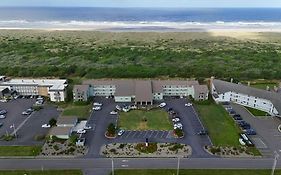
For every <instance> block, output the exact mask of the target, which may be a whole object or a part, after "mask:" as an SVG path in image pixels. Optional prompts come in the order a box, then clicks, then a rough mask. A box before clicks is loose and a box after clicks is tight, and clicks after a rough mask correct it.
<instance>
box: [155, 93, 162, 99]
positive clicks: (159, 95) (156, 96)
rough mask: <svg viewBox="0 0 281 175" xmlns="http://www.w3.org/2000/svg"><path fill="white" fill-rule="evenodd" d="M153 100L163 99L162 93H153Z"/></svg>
mask: <svg viewBox="0 0 281 175" xmlns="http://www.w3.org/2000/svg"><path fill="white" fill-rule="evenodd" d="M153 100H163V93H154V94H153Z"/></svg>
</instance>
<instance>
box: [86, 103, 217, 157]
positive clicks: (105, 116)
mask: <svg viewBox="0 0 281 175" xmlns="http://www.w3.org/2000/svg"><path fill="white" fill-rule="evenodd" d="M95 101H97V102H101V103H102V104H103V107H102V110H100V111H94V112H93V113H92V114H91V116H90V118H89V120H88V125H91V126H92V127H93V129H92V130H90V131H88V132H87V133H86V139H87V142H86V145H87V146H89V152H88V154H87V156H86V157H101V156H100V153H99V151H100V147H101V146H102V145H103V144H109V143H134V142H145V139H146V138H148V139H149V142H160V143H184V144H188V145H190V146H191V147H192V148H193V153H192V157H212V156H211V155H209V154H208V153H206V152H205V151H204V149H203V147H204V146H205V145H211V142H210V139H209V137H208V136H198V135H197V134H196V133H197V132H198V131H200V130H201V129H202V128H203V126H202V125H201V122H200V120H199V118H198V117H197V114H196V112H195V111H194V109H193V107H185V106H184V104H185V103H186V100H185V99H172V98H168V99H166V100H165V102H166V103H167V106H166V107H165V108H169V107H172V108H173V109H174V110H175V111H176V112H177V113H178V114H179V116H180V117H181V122H182V124H183V126H184V132H185V137H184V138H183V139H176V138H174V137H173V133H172V131H154V130H148V131H134V130H132V131H125V133H124V134H123V135H122V136H118V137H117V138H116V139H107V138H106V137H105V136H104V134H105V131H106V128H107V126H108V125H109V123H116V121H117V115H110V114H109V113H110V111H112V110H114V109H115V106H116V105H117V103H115V102H114V100H113V99H105V98H96V99H95ZM119 104H120V103H119Z"/></svg>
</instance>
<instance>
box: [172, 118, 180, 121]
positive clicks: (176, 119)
mask: <svg viewBox="0 0 281 175" xmlns="http://www.w3.org/2000/svg"><path fill="white" fill-rule="evenodd" d="M179 121H180V119H179V118H173V119H172V122H179Z"/></svg>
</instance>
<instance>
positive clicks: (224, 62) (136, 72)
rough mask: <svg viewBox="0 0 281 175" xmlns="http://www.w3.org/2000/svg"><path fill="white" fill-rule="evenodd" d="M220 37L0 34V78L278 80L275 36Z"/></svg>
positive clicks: (280, 54) (280, 63)
mask: <svg viewBox="0 0 281 175" xmlns="http://www.w3.org/2000/svg"><path fill="white" fill-rule="evenodd" d="M222 33H223V32H217V33H216V32H188V33H185V32H159V33H157V32H94V31H36V30H17V31H14V30H1V31H0V74H3V75H7V76H25V77H45V76H56V77H70V76H71V77H86V78H101V77H106V78H116V77H124V78H127V77H131V78H135V77H138V78H142V77H146V78H152V77H157V78H158V77H170V78H171V77H183V78H189V77H198V78H199V77H210V76H216V77H218V78H230V77H235V78H236V79H240V80H244V79H245V80H248V79H257V78H266V79H280V78H281V70H280V67H281V59H280V58H281V44H280V43H281V35H280V34H279V33H246V32H244V33H243V32H240V33H239V32H229V33H228V34H225V35H222ZM15 48H16V49H15ZM26 67H28V69H26Z"/></svg>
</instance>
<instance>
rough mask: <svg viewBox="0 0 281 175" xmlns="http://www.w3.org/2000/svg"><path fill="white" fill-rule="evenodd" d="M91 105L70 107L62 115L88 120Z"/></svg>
mask: <svg viewBox="0 0 281 175" xmlns="http://www.w3.org/2000/svg"><path fill="white" fill-rule="evenodd" d="M91 107H92V106H91V104H89V105H68V106H67V107H66V108H65V109H64V110H63V113H62V115H64V116H77V117H78V118H79V119H87V118H88V117H89V116H90V112H91Z"/></svg>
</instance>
